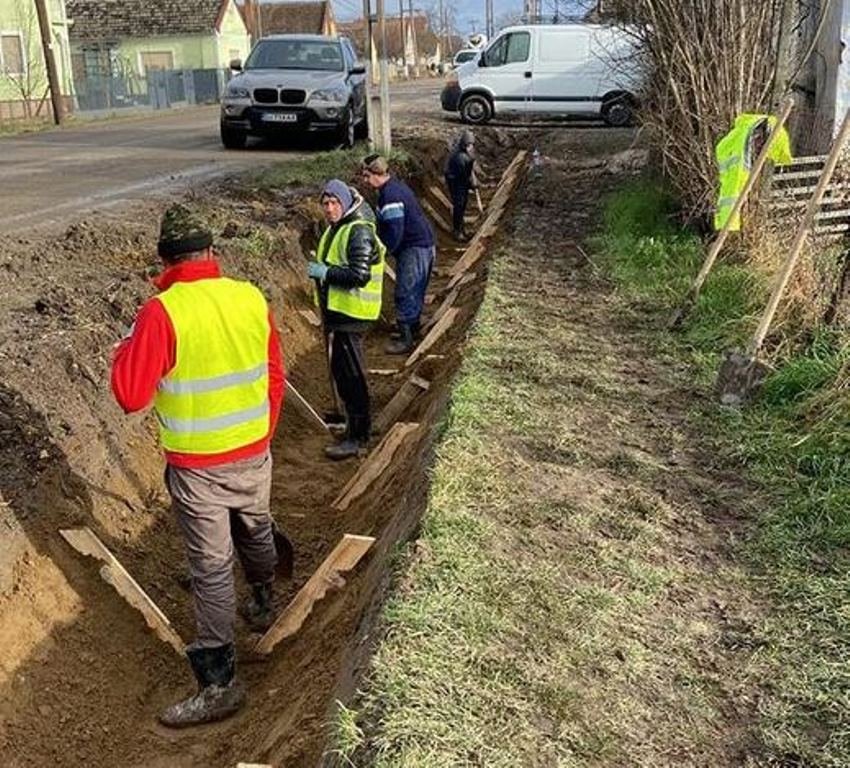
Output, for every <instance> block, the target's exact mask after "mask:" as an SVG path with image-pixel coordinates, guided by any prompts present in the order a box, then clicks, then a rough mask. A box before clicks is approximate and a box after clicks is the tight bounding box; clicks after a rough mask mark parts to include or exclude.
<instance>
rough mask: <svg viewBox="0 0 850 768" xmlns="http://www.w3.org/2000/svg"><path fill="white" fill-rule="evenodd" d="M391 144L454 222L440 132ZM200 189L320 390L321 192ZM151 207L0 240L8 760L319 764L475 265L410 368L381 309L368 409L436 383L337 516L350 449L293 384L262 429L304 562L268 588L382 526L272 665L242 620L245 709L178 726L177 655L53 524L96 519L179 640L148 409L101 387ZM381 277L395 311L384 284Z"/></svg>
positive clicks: (143, 289)
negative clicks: (314, 303) (138, 411)
mask: <svg viewBox="0 0 850 768" xmlns="http://www.w3.org/2000/svg"><path fill="white" fill-rule="evenodd" d="M404 148H405V149H406V150H407V151H408V152H409V153H410V154H411V155H412V156H413V168H412V171H411V178H412V179H413V184H414V186H415V187H416V188H417V190H418V192H419V193H420V195H422V196H423V197H424V198H425V199H427V201H428V203H429V204H430V206H431V208H432V209H433V210H434V211H436V212H437V213H438V214H439V215H440V216H442V217H444V218H448V211H447V210H446V209H445V207H444V206H445V203H444V202H443V201H442V200H441V199H440V197H439V194H437V193H435V191H434V189H435V188H440V187H441V186H442V184H441V178H440V175H441V164H442V159H443V157H444V154H445V141H444V140H443V139H441V138H436V137H435V138H431V139H428V138H423V137H417V138H411V139H410V140H409V141H407V142H405V144H404ZM479 151H480V154H481V157H482V160H483V163H484V165H485V167H486V169H487V172H488V174H489V175H490V176H491V177H492V179H493V181H498V179H499V176H500V174H501V172H502V171H503V170H504V168H505V167H506V166H507V165H508V163H509V162H510V160H511V159H512V158H513V157H514V154H515V149H514V147H513V146H512V142H511V140H510V139H509V138H508V137H507V135H506V134H504V133H497V132H493V133H488V134H486V135H484V134H483V135H482V136H481V137H479ZM493 191H494V190H493V189H491V190H489V191H488V192H485V202H486V201H487V199H489V198H490V197H491V196H492V194H493ZM198 202H199V204H201V205H203V206H205V207H206V208H207V210H208V213H209V214H210V216H211V218H212V219H213V220H214V221H215V222H216V223H217V225H218V226H219V227H220V229H221V231H222V232H223V235H224V239H223V240H222V248H221V250H222V259H223V262H224V266H225V270H226V271H227V272H229V273H230V274H237V275H242V276H246V277H248V278H250V279H252V280H254V281H255V282H257V283H258V284H259V285H260V286H261V287H262V288H263V289H264V291H265V292H266V293H267V295H268V296H269V297H270V299H271V302H272V305H273V307H274V310H275V316H276V318H278V322H279V324H280V326H281V329H282V338H283V345H284V352H285V356H286V361H287V368H288V375H289V377H290V379H291V380H292V382H293V383H294V384H295V385H296V386H297V387H298V389H299V391H300V392H301V394H302V395H304V396H305V397H306V398H307V399H308V400H309V401H310V402H311V403H313V404H314V405H315V406H316V407H317V408H319V409H322V408H326V407H328V406H329V405H330V390H329V384H328V374H327V367H326V360H325V352H324V349H323V345H322V343H321V340H320V339H321V334H320V331H319V329H318V328H316V327H315V325H314V324H313V322H311V318H310V312H309V310H311V300H310V293H309V286H308V283H307V281H306V279H305V278H304V276H303V275H304V266H303V262H304V253H305V252H306V251H307V250H308V249H309V248H311V247H313V246H314V245H315V241H316V235H317V233H318V230H319V227H318V224H317V215H318V208H317V206H316V202H315V193H314V190H313V189H301V190H291V189H290V190H279V191H277V192H268V191H257V190H256V189H252V188H251V186H250V185H245V184H243V183H242V182H234V183H233V184H231V185H230V186H224V187H222V188H221V189H219V190H216V191H215V192H213V193H210V194H209V195H208V196H207V197H204V198H199V200H198ZM157 213H158V210H157V209H156V207H155V206H151V207H150V209H148V210H146V211H142V212H141V213H140V214H139V215H136V216H134V217H131V220H127V221H123V222H115V221H112V222H109V226H105V224H104V223H103V222H99V221H96V220H95V221H93V222H90V223H83V224H81V225H80V226H78V227H75V228H71V229H70V230H69V231H68V232H66V233H65V235H64V238H62V239H61V240H60V241H57V242H55V243H52V244H50V245H49V246H45V245H44V244H40V243H34V242H30V243H26V242H23V243H22V242H16V243H9V242H3V243H0V246H2V248H3V251H2V252H6V253H9V252H11V254H12V256H11V257H10V258H9V259H7V261H6V263H5V264H4V265H2V266H3V267H4V268H5V276H4V277H3V282H2V287H3V294H4V296H11V297H14V300H12V301H10V306H9V312H8V313H7V314H6V316H5V317H4V318H3V320H2V323H0V326H2V327H0V360H2V361H3V372H2V384H0V438H2V443H1V445H2V448H0V494H2V500H0V505H1V506H0V529H2V533H1V534H0V589H2V597H1V598H0V685H2V692H0V765H3V766H8V767H9V768H19V767H20V768H23V767H24V766H32V765H51V766H75V767H76V766H119V765H120V766H123V767H124V768H132V767H137V768H142V767H143V766H144V768H158V767H162V768H166V767H167V768H190V767H191V768H195V767H198V768H199V767H200V766H204V768H217V767H218V766H222V767H224V766H235V765H236V764H237V763H238V762H240V761H242V762H247V763H264V764H270V765H274V766H282V765H285V766H287V768H290V767H292V766H314V765H317V764H318V763H319V762H320V761H321V759H322V753H323V744H324V743H325V739H326V728H327V724H328V721H329V717H330V712H331V705H332V703H333V702H334V701H335V700H336V699H338V698H343V699H344V698H345V696H346V695H347V692H348V691H350V690H351V686H352V683H353V681H355V680H356V679H357V675H358V670H359V669H360V667H361V665H362V663H363V662H364V661H365V659H366V658H367V656H368V652H369V648H370V640H369V630H370V627H371V626H372V619H373V617H374V615H375V613H376V609H377V608H378V606H379V605H380V601H381V596H382V592H383V589H384V586H385V581H386V574H387V565H388V561H389V557H390V555H391V554H392V552H393V550H394V548H395V547H396V545H397V544H398V543H399V542H400V541H402V540H404V539H406V538H409V537H410V536H411V535H412V534H413V532H414V531H415V529H416V526H417V524H418V521H419V519H420V516H421V514H422V511H423V509H424V506H425V503H426V498H427V491H428V480H427V474H426V470H427V467H428V465H429V463H430V455H431V450H432V445H433V441H434V436H435V431H436V428H437V424H438V422H439V419H440V416H441V414H442V413H443V412H444V409H445V405H446V401H447V398H448V396H449V388H450V383H451V379H452V375H453V373H454V372H455V371H456V370H457V368H458V365H459V363H460V361H461V356H462V340H463V337H464V334H465V332H466V329H467V327H468V325H469V323H470V322H471V320H472V318H473V317H474V314H475V312H476V309H477V307H478V304H479V302H480V298H481V294H482V290H483V279H482V277H483V276H482V274H481V273H482V270H481V269H480V268H479V270H478V275H477V277H476V279H475V280H474V281H472V282H470V283H468V284H466V285H464V286H463V287H462V289H461V292H460V294H459V296H458V298H457V300H456V302H455V306H456V307H457V308H458V309H459V315H458V317H457V319H456V321H455V322H454V323H453V324H452V326H451V328H449V329H448V331H447V332H446V334H445V335H444V336H443V337H442V338H441V339H440V340H439V342H438V343H437V344H436V345H435V346H434V348H433V349H431V350H430V351H429V354H428V355H426V356H423V358H422V359H421V360H420V361H419V362H417V364H416V365H414V366H411V367H409V368H407V369H405V368H404V361H403V359H401V360H400V359H399V358H392V357H388V356H386V355H385V354H384V353H383V351H382V350H383V347H384V345H385V344H386V342H387V340H388V333H389V325H388V323H387V322H386V320H390V319H391V310H390V311H389V312H387V313H386V315H387V317H386V319H385V321H384V322H381V323H379V325H378V327H377V329H376V331H375V332H374V333H373V334H372V335H371V337H370V339H369V343H368V365H369V368H370V370H372V371H376V372H375V373H373V374H372V375H371V376H370V380H371V386H372V394H373V400H374V410H375V413H376V414H377V413H379V412H380V411H381V410H382V408H383V407H384V406H385V405H386V404H387V403H388V402H389V401H390V400H391V399H392V397H393V396H394V395H395V394H396V393H397V392H398V390H399V388H400V387H401V386H402V385H403V384H404V382H405V381H406V380H407V379H408V378H409V376H410V375H411V374H413V373H415V374H416V375H418V376H420V377H422V378H424V379H426V380H427V381H429V382H430V384H431V386H430V389H429V390H428V391H427V393H424V394H423V395H422V396H420V397H418V398H417V399H416V400H415V401H414V402H413V403H412V404H411V405H410V406H409V407H408V408H407V409H406V410H405V412H404V413H403V415H402V417H401V418H402V420H403V421H406V422H416V423H418V424H419V425H420V426H419V428H418V430H417V431H416V433H415V434H414V435H413V436H412V439H411V440H410V441H409V444H406V449H405V450H402V451H400V452H399V453H398V454H397V455H396V457H395V458H394V460H393V462H392V464H391V466H390V467H389V469H388V470H387V471H385V472H384V473H383V474H382V475H381V476H380V477H379V479H378V480H377V481H375V482H374V483H372V484H371V486H370V487H369V488H368V490H367V491H366V492H365V493H364V494H363V495H362V496H360V497H359V498H357V499H356V500H355V501H354V503H353V504H352V505H351V506H350V507H349V508H348V509H346V510H345V511H344V512H339V511H335V510H334V509H333V508H332V506H331V505H332V502H333V500H334V499H335V497H336V496H337V495H338V494H339V492H340V490H341V489H342V488H343V486H344V485H345V484H346V482H347V481H348V480H349V479H350V478H351V477H352V475H353V474H354V473H355V472H356V470H357V468H358V464H359V463H358V462H357V461H349V462H346V463H344V464H341V465H336V464H332V463H330V462H327V461H325V460H324V459H323V457H322V449H323V447H324V445H325V444H326V443H327V441H328V436H327V434H326V433H324V432H323V431H321V430H320V429H317V427H316V425H315V424H314V423H313V422H312V421H311V420H310V419H309V418H308V417H307V416H306V415H305V413H304V412H303V411H302V410H301V409H299V408H297V407H296V406H295V404H294V403H293V402H292V400H291V398H290V399H289V400H288V402H287V403H286V405H285V407H284V416H283V419H282V423H281V426H280V428H279V430H278V434H277V436H276V438H275V441H274V445H273V455H274V462H275V471H274V485H273V499H272V512H273V515H274V517H275V518H276V520H277V521H278V523H279V524H280V526H281V527H282V528H283V529H284V530H286V532H287V533H288V534H289V536H290V537H291V538H292V540H293V541H294V543H295V547H296V561H295V575H294V578H293V579H292V580H291V581H288V582H285V583H282V584H280V586H279V592H280V595H279V598H280V605H281V606H283V605H285V604H286V603H287V602H288V601H289V599H291V598H292V597H293V596H294V595H295V594H296V592H297V591H298V589H299V588H300V587H302V586H303V584H304V583H305V582H306V581H307V579H308V578H309V577H310V575H311V574H312V573H313V572H314V571H315V569H316V568H317V566H318V565H319V564H320V563H321V562H322V561H323V559H324V558H325V557H326V556H327V555H328V553H329V552H330V551H331V549H332V548H333V547H334V545H335V544H336V543H337V542H338V541H339V539H340V537H341V536H342V535H343V534H345V533H352V534H359V535H368V536H374V537H376V539H377V542H376V544H375V546H374V547H373V548H372V550H371V551H370V552H369V553H368V554H367V555H366V557H365V558H364V560H363V561H362V562H361V563H360V565H359V566H358V567H357V568H356V570H354V571H353V572H352V573H351V574H349V575H348V576H347V578H346V581H347V584H346V585H345V587H344V588H343V589H341V590H339V591H334V592H331V593H329V594H328V596H327V597H326V598H325V599H324V600H322V601H320V602H318V603H317V604H316V606H315V609H314V611H313V613H312V614H311V615H310V616H309V617H308V619H307V621H306V622H305V624H304V626H303V627H302V629H301V630H300V632H298V633H297V634H296V635H295V636H293V637H291V638H289V639H287V640H285V641H283V642H282V643H280V644H279V645H278V646H277V648H276V649H275V650H274V652H273V653H272V654H271V655H270V656H269V657H268V658H267V659H266V660H265V661H252V660H251V659H250V653H249V651H250V648H251V646H252V644H253V643H254V641H255V640H256V636H252V635H250V634H249V633H248V631H247V630H246V629H245V627H244V626H241V625H240V626H238V627H237V633H238V651H239V658H240V674H241V676H242V678H243V680H244V682H245V684H246V686H247V689H248V691H249V702H248V705H247V707H246V708H245V709H244V710H243V711H242V712H241V713H240V714H239V715H238V716H237V717H235V718H233V719H231V720H229V721H226V722H224V723H220V724H216V725H211V726H206V727H204V728H200V729H195V730H191V731H185V732H173V731H168V730H166V729H164V728H162V727H160V726H158V725H157V724H156V719H155V718H156V714H157V713H158V712H159V711H160V710H161V709H162V708H163V707H164V706H166V705H167V704H169V703H171V702H172V701H173V700H175V699H176V698H177V697H180V696H182V695H185V694H186V693H187V692H188V691H189V690H190V689H191V685H192V683H191V680H190V673H189V669H188V665H187V664H186V662H185V660H183V659H181V658H180V657H179V656H178V655H177V654H175V653H174V651H173V650H172V649H171V648H170V647H169V646H167V645H166V644H165V643H163V642H161V641H160V640H158V639H157V638H156V637H155V636H154V634H153V633H152V632H150V631H149V630H148V629H147V627H146V626H145V624H144V621H143V619H142V617H141V615H140V614H139V613H138V612H136V611H135V610H134V609H133V608H131V607H130V606H129V605H127V604H126V603H125V602H124V601H123V600H122V599H121V597H120V596H119V595H118V594H116V592H115V591H114V590H113V589H112V588H111V587H110V586H108V585H107V584H106V583H104V582H103V581H102V580H101V578H100V577H99V575H98V567H99V566H98V564H97V563H96V562H95V561H93V560H89V559H86V558H82V557H81V556H80V555H79V554H77V553H76V552H74V551H73V550H72V549H71V548H70V547H69V546H68V545H67V544H66V543H65V542H64V541H63V540H62V539H61V538H60V537H59V536H58V533H57V532H58V530H59V529H60V528H65V527H70V526H77V525H88V526H90V527H91V528H92V529H93V530H94V531H96V533H97V534H98V535H99V536H100V538H101V539H102V540H103V541H104V543H106V545H107V546H108V547H110V549H111V550H112V551H113V552H114V553H115V554H116V556H117V557H118V558H119V559H120V560H121V562H122V563H123V564H124V566H125V567H126V568H127V570H128V571H129V572H130V573H131V574H132V575H133V576H134V577H135V578H136V580H137V581H138V582H139V584H140V585H141V586H142V587H143V588H144V589H145V590H146V591H147V592H148V594H149V595H150V596H151V597H152V598H153V600H154V601H155V602H156V603H157V604H158V605H159V607H160V608H161V609H162V610H163V611H164V613H165V614H166V615H167V616H168V618H169V619H170V620H171V622H172V624H173V625H174V627H175V629H176V630H177V631H178V632H179V633H180V635H181V636H182V637H183V638H184V639H186V640H188V639H191V637H192V633H193V618H192V609H191V600H190V595H189V592H188V591H187V587H186V572H185V565H184V555H183V551H182V544H181V540H180V536H179V532H178V530H177V527H176V525H175V522H174V519H173V518H172V516H171V514H170V512H169V510H168V505H167V498H166V496H165V494H164V489H163V486H162V482H161V472H162V468H163V466H162V460H161V458H160V455H159V452H158V449H157V447H156V440H155V433H154V428H153V424H152V419H151V417H150V416H149V415H148V416H133V417H129V418H128V417H125V416H123V415H122V414H120V412H119V411H118V409H117V407H116V406H115V405H114V403H112V402H111V399H110V396H109V389H108V385H107V382H108V358H109V344H110V343H111V341H113V340H114V339H115V338H116V337H117V336H118V335H119V334H120V330H121V328H122V327H125V326H126V325H128V324H129V322H130V321H131V320H132V316H133V312H134V310H135V308H136V307H137V306H138V304H139V303H140V301H141V300H143V299H144V297H145V296H147V295H149V293H150V290H149V288H148V287H147V286H146V282H145V278H146V275H147V274H148V273H149V271H150V264H151V259H150V253H151V252H152V249H151V244H152V242H153V229H154V226H155V221H156V214H157ZM438 234H439V252H438V268H437V271H436V274H435V276H434V279H433V281H432V285H431V289H430V290H431V293H432V294H433V298H434V300H433V302H432V303H431V304H430V306H429V309H428V311H429V312H430V313H433V312H434V311H435V310H436V308H437V307H438V306H439V304H440V301H441V300H442V299H443V298H444V296H445V295H446V288H447V285H448V283H449V281H450V276H449V274H448V269H449V268H450V266H451V265H453V264H454V263H455V262H456V261H457V259H458V258H459V257H460V256H461V254H462V251H460V250H458V249H457V248H456V245H455V243H453V242H452V241H451V238H450V237H449V236H448V234H447V233H446V232H445V231H444V229H443V228H442V227H440V228H438ZM264 248H265V250H263V249H264ZM386 291H387V293H386V297H385V306H386V307H391V306H392V298H391V295H392V294H391V291H392V286H391V284H388V285H387V288H386ZM391 370H396V373H388V371H391ZM378 439H379V438H377V437H376V440H375V442H376V443H377V442H378ZM242 588H244V587H243V586H240V589H242Z"/></svg>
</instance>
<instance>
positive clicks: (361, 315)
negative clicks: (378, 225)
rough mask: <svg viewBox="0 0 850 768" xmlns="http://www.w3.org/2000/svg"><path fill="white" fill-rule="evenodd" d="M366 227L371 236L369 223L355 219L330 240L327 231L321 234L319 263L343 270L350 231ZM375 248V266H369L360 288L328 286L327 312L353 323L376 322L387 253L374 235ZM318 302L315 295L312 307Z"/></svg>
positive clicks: (329, 231)
mask: <svg viewBox="0 0 850 768" xmlns="http://www.w3.org/2000/svg"><path fill="white" fill-rule="evenodd" d="M364 226H365V227H369V228H370V229H371V230H372V232H373V234H374V233H375V224H374V222H372V221H366V220H364V219H358V220H356V221H352V222H349V223H348V224H343V225H342V226H341V227H340V228H339V229H338V230H337V231H336V233H335V234H334V237H333V240H331V242H328V239H329V238H330V233H331V228H330V227H328V229H326V230H325V232H324V234H323V235H322V239H321V240H320V241H319V250H318V257H319V260H320V261H322V262H323V263H325V264H328V265H330V266H345V265H346V264H347V263H348V240H349V238H350V237H351V231H352V230H353V229H354V227H364ZM375 242H376V243H377V245H378V260H377V263H375V264H372V266H371V277H370V278H369V282H368V283H367V284H366V285H365V286H363V287H362V288H357V287H355V288H342V287H341V286H337V285H329V286H328V309H329V310H331V311H333V312H339V313H340V314H343V315H348V317H352V318H355V319H356V320H377V319H378V317H379V316H380V314H381V301H382V298H383V285H384V259H385V257H386V253H387V249H386V247H385V246H384V244H383V243H382V242H381V241H380V239H379V238H378V237H377V235H375ZM318 301H319V296H318V292H317V294H316V303H318Z"/></svg>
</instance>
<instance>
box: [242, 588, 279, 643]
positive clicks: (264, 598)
mask: <svg viewBox="0 0 850 768" xmlns="http://www.w3.org/2000/svg"><path fill="white" fill-rule="evenodd" d="M239 612H240V613H241V614H242V618H243V619H245V621H246V622H247V624H248V626H249V627H250V628H251V629H253V630H254V631H255V632H265V631H266V630H268V628H269V627H270V626H271V625H272V624H273V623H274V610H273V609H272V582H269V583H268V584H252V585H251V597H249V598H248V600H246V601H245V603H244V605H243V606H242V608H241V609H240V611H239Z"/></svg>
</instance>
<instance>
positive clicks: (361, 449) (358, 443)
mask: <svg viewBox="0 0 850 768" xmlns="http://www.w3.org/2000/svg"><path fill="white" fill-rule="evenodd" d="M370 429H371V427H370V421H369V417H368V416H352V417H351V418H349V420H348V432H347V433H346V435H345V438H344V439H343V440H342V442H340V443H337V444H336V445H329V446H328V447H327V448H325V456H327V457H328V458H329V459H332V460H333V461H343V460H344V459H350V458H353V457H354V456H365V455H366V453H367V451H368V448H369V445H368V444H369V432H370Z"/></svg>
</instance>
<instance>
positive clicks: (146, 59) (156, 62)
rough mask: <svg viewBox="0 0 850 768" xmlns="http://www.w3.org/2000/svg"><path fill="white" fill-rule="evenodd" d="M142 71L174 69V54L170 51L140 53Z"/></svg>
mask: <svg viewBox="0 0 850 768" xmlns="http://www.w3.org/2000/svg"><path fill="white" fill-rule="evenodd" d="M141 59H142V72H147V71H148V70H151V69H174V54H173V53H172V52H171V51H145V52H144V53H142V54H141Z"/></svg>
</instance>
